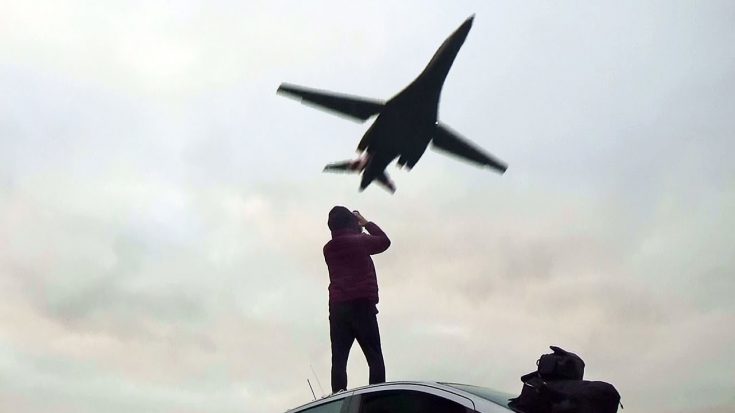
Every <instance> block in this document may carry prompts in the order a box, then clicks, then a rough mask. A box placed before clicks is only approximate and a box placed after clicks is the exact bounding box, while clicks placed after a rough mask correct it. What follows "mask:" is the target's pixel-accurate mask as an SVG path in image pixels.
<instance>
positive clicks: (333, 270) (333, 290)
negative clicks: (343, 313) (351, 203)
mask: <svg viewBox="0 0 735 413" xmlns="http://www.w3.org/2000/svg"><path fill="white" fill-rule="evenodd" d="M345 211H346V213H345ZM347 214H349V215H347ZM350 217H352V218H350ZM353 219H354V221H353ZM328 224H329V227H330V229H331V231H332V239H331V240H330V241H329V242H327V243H326V245H324V260H325V261H326V263H327V268H328V269H329V303H330V304H335V303H341V302H345V301H351V300H356V299H367V300H368V301H370V302H373V303H377V302H378V280H377V277H376V274H375V265H374V264H373V260H372V258H370V256H371V255H373V254H379V253H381V252H383V251H385V250H387V249H388V247H389V246H390V240H389V239H388V236H387V235H385V233H384V232H383V231H382V230H381V229H380V227H378V226H377V225H376V224H375V223H373V222H368V223H367V224H366V225H365V229H366V230H367V232H368V234H365V233H362V232H361V229H360V226H359V225H358V224H357V218H355V217H354V215H352V213H351V212H350V211H349V210H348V209H347V208H344V207H335V208H334V209H332V211H331V212H330V214H329V222H328Z"/></svg>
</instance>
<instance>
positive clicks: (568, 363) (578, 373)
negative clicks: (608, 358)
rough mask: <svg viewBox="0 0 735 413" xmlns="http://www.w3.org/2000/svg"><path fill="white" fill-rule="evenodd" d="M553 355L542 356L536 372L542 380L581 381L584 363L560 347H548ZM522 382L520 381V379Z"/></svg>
mask: <svg viewBox="0 0 735 413" xmlns="http://www.w3.org/2000/svg"><path fill="white" fill-rule="evenodd" d="M549 348H550V349H551V350H552V351H553V353H551V354H542V355H541V357H540V358H539V359H538V361H537V362H536V365H537V366H538V368H537V369H536V372H537V373H538V375H539V376H540V377H541V378H542V379H544V380H582V377H584V361H582V359H581V358H580V357H579V356H578V355H576V354H574V353H570V352H568V351H566V350H564V349H562V348H561V347H556V346H550V347H549ZM521 380H522V379H521Z"/></svg>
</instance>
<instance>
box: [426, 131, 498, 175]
mask: <svg viewBox="0 0 735 413" xmlns="http://www.w3.org/2000/svg"><path fill="white" fill-rule="evenodd" d="M431 142H432V145H433V147H435V148H437V149H439V150H442V151H445V152H449V153H451V154H453V155H456V156H459V157H461V158H462V159H465V160H468V161H470V162H473V163H476V164H479V165H482V166H489V167H491V168H493V169H496V170H498V172H500V173H504V172H505V170H506V169H508V165H506V164H505V163H504V162H502V161H500V160H498V159H495V158H494V157H493V156H492V155H490V154H488V153H485V152H483V151H482V150H481V149H480V148H478V147H477V146H475V145H474V144H472V143H471V142H469V141H468V140H466V139H464V138H462V137H461V136H460V135H459V134H457V133H456V132H454V131H453V130H451V129H449V127H447V126H446V125H442V124H441V123H438V124H437V125H436V129H435V130H434V136H433V139H432V140H431Z"/></svg>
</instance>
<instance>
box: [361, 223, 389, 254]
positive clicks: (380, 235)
mask: <svg viewBox="0 0 735 413" xmlns="http://www.w3.org/2000/svg"><path fill="white" fill-rule="evenodd" d="M365 229H366V230H367V232H368V234H369V235H368V234H363V239H364V240H365V241H364V242H365V245H366V246H367V250H368V252H369V253H370V254H371V255H372V254H380V253H381V252H383V251H385V250H387V249H388V247H390V239H388V236H387V235H385V232H383V230H381V229H380V227H379V226H378V225H377V224H376V223H374V222H367V223H365Z"/></svg>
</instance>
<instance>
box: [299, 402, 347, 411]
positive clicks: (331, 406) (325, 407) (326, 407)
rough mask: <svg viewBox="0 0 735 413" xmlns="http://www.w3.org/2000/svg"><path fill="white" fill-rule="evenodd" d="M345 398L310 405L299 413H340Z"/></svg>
mask: <svg viewBox="0 0 735 413" xmlns="http://www.w3.org/2000/svg"><path fill="white" fill-rule="evenodd" d="M344 401H345V399H339V400H335V401H333V402H329V403H324V404H320V405H319V406H314V407H310V408H308V409H304V410H299V412H298V413H339V411H340V409H341V408H342V403H344Z"/></svg>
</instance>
